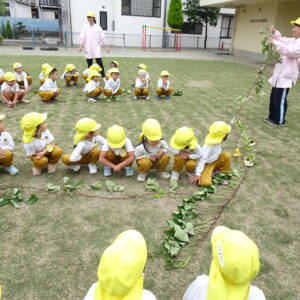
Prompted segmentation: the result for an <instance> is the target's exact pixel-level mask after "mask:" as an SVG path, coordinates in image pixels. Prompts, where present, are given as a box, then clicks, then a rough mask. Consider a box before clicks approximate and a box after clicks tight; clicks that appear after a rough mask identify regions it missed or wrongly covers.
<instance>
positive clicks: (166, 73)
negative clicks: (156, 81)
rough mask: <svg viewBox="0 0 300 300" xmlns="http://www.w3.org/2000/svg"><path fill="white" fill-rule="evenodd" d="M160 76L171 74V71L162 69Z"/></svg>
mask: <svg viewBox="0 0 300 300" xmlns="http://www.w3.org/2000/svg"><path fill="white" fill-rule="evenodd" d="M160 76H161V77H162V76H170V73H169V72H168V71H166V70H165V71H162V72H161V73H160Z"/></svg>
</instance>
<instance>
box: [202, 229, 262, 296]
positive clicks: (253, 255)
mask: <svg viewBox="0 0 300 300" xmlns="http://www.w3.org/2000/svg"><path fill="white" fill-rule="evenodd" d="M211 243H212V254H213V260H212V263H211V266H210V272H209V282H208V290H207V295H206V297H207V300H216V299H222V300H247V299H248V296H249V289H250V282H251V280H253V279H254V278H255V277H256V276H257V274H258V272H259V268H260V263H259V252H258V249H257V246H256V245H255V243H254V242H253V241H252V240H251V239H250V238H248V237H247V236H246V235H245V234H244V233H243V232H241V231H238V230H230V229H229V228H227V227H224V226H218V227H216V228H215V229H214V231H213V233H212V238H211Z"/></svg>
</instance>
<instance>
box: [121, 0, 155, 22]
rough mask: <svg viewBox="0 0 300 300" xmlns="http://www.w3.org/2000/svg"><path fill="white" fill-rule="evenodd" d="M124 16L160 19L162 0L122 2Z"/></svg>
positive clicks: (127, 0) (126, 0)
mask: <svg viewBox="0 0 300 300" xmlns="http://www.w3.org/2000/svg"><path fill="white" fill-rule="evenodd" d="M122 15H125V16H141V17H156V18H160V16H161V0H122Z"/></svg>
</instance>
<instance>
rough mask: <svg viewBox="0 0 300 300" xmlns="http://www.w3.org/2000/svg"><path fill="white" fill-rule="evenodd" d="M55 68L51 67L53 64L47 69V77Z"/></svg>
mask: <svg viewBox="0 0 300 300" xmlns="http://www.w3.org/2000/svg"><path fill="white" fill-rule="evenodd" d="M53 69H54V68H53V67H51V66H49V68H47V69H46V71H45V75H46V78H48V77H49V74H50V73H51V72H52V70H53Z"/></svg>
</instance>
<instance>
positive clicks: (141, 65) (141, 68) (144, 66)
mask: <svg viewBox="0 0 300 300" xmlns="http://www.w3.org/2000/svg"><path fill="white" fill-rule="evenodd" d="M137 68H138V71H139V70H144V71H145V72H146V79H147V80H148V82H149V84H150V75H149V74H148V72H147V66H146V65H145V64H139V65H138V66H137Z"/></svg>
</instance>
